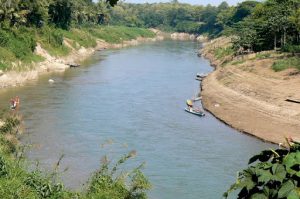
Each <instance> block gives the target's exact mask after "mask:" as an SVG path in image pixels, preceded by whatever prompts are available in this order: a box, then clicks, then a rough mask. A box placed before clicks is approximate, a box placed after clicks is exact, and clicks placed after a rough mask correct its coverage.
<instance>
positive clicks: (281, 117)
mask: <svg viewBox="0 0 300 199" xmlns="http://www.w3.org/2000/svg"><path fill="white" fill-rule="evenodd" d="M222 42H223V43H222ZM222 45H228V40H227V41H226V39H225V41H224V38H223V40H222V39H219V41H214V42H211V43H209V44H207V45H206V46H205V47H204V49H203V50H202V55H203V56H205V57H207V58H209V59H210V60H211V62H212V64H213V65H214V66H216V70H215V71H214V72H212V73H211V74H210V75H209V76H208V77H207V78H205V79H204V81H203V84H202V89H203V90H202V97H203V105H204V107H205V109H207V110H208V111H210V112H211V113H212V114H214V115H215V116H216V117H218V118H219V119H220V120H222V121H224V122H225V123H227V124H229V125H230V126H232V127H234V128H236V129H238V130H239V131H241V132H245V133H248V134H251V135H254V136H256V137H258V138H260V139H262V140H266V141H270V142H273V143H282V142H284V141H285V137H289V136H290V137H292V138H293V139H294V140H300V104H298V103H293V102H288V101H286V99H296V100H298V99H299V100H300V74H299V73H298V72H297V71H296V70H295V69H288V70H285V71H283V72H274V71H273V70H272V69H271V66H272V64H273V62H274V59H275V58H274V57H271V58H265V59H258V58H255V55H253V54H252V55H247V56H246V57H244V59H243V61H240V63H238V64H234V65H233V63H234V61H231V62H229V64H225V65H224V64H223V65H221V63H222V61H220V60H217V59H216V58H215V57H214V55H213V53H212V49H214V48H216V47H218V46H222ZM274 56H275V57H276V54H275V55H274ZM277 58H278V57H277ZM231 59H232V58H231Z"/></svg>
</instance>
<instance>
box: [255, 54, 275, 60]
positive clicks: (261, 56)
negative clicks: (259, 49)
mask: <svg viewBox="0 0 300 199" xmlns="http://www.w3.org/2000/svg"><path fill="white" fill-rule="evenodd" d="M270 57H271V53H257V54H256V55H255V58H256V59H267V58H270Z"/></svg>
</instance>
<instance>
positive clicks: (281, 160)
mask: <svg viewBox="0 0 300 199" xmlns="http://www.w3.org/2000/svg"><path fill="white" fill-rule="evenodd" d="M254 163H256V164H254ZM248 164H249V165H250V166H249V167H248V168H247V169H245V170H244V171H242V172H239V174H238V178H237V181H236V183H234V184H233V185H232V186H231V187H230V189H229V190H228V191H227V192H226V193H224V197H226V198H227V197H228V194H229V193H230V192H231V191H233V190H239V191H240V192H239V194H238V198H239V199H246V198H262V199H264V198H265V199H268V198H270V199H276V198H286V199H299V198H300V145H299V143H294V145H292V146H291V147H290V148H289V149H276V150H272V149H271V150H265V151H262V152H261V153H260V154H258V155H255V156H253V157H252V158H251V159H250V160H249V163H248Z"/></svg>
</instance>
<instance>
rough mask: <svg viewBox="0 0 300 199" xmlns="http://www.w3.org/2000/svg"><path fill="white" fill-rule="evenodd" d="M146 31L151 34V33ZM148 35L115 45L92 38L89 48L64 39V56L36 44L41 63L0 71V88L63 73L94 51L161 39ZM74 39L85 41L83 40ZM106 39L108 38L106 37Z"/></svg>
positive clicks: (118, 42) (155, 35) (157, 36)
mask: <svg viewBox="0 0 300 199" xmlns="http://www.w3.org/2000/svg"><path fill="white" fill-rule="evenodd" d="M148 31H149V32H151V33H152V31H150V30H148ZM118 34H120V33H118ZM124 34H125V33H124ZM149 35H154V36H153V37H143V36H137V37H136V38H134V39H131V40H123V39H122V38H120V41H116V42H115V43H114V42H112V41H110V40H109V41H105V40H104V39H99V38H93V39H94V40H95V42H96V43H95V44H93V45H92V46H89V47H84V45H80V44H79V43H78V42H77V41H76V40H72V39H69V38H66V37H65V38H64V40H63V45H62V48H64V50H65V51H67V52H68V53H67V55H66V56H62V55H61V56H59V55H53V53H50V52H49V51H48V50H46V49H45V48H43V47H42V46H43V45H42V44H41V43H37V45H36V47H35V51H34V55H37V56H39V57H41V58H42V59H43V61H41V62H38V63H30V64H29V65H30V66H29V67H27V69H26V66H25V67H24V66H23V69H19V68H16V69H14V68H12V69H11V70H8V71H5V72H4V71H0V88H4V87H14V86H20V85H22V84H24V83H25V82H27V81H30V80H34V79H37V78H38V76H39V75H42V74H46V73H49V72H63V71H65V70H66V69H68V68H70V65H72V64H74V63H75V64H79V63H80V62H81V61H83V60H85V59H86V58H88V57H90V56H91V55H92V54H93V53H95V52H96V51H100V50H104V49H108V48H110V49H112V48H115V49H116V48H124V47H128V46H133V45H138V44H140V43H143V42H150V41H151V42H153V41H159V40H162V39H163V37H162V36H161V35H159V34H153V33H152V34H149ZM100 37H101V36H100ZM76 39H80V40H85V38H76ZM89 39H90V38H89ZM108 39H110V38H109V37H108ZM118 39H119V38H118ZM59 50H60V49H59ZM12 65H13V66H14V65H16V64H15V63H12ZM19 65H20V64H19ZM24 68H25V69H24Z"/></svg>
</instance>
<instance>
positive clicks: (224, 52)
mask: <svg viewBox="0 0 300 199" xmlns="http://www.w3.org/2000/svg"><path fill="white" fill-rule="evenodd" d="M233 54H234V49H233V48H232V47H226V48H216V49H215V50H214V55H215V57H216V58H217V59H222V58H224V57H226V56H229V55H233Z"/></svg>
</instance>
